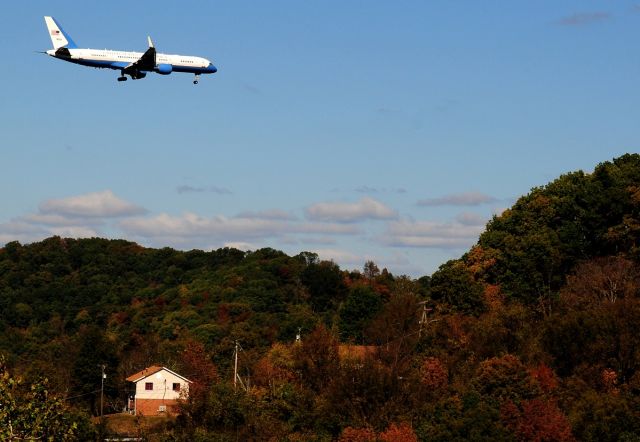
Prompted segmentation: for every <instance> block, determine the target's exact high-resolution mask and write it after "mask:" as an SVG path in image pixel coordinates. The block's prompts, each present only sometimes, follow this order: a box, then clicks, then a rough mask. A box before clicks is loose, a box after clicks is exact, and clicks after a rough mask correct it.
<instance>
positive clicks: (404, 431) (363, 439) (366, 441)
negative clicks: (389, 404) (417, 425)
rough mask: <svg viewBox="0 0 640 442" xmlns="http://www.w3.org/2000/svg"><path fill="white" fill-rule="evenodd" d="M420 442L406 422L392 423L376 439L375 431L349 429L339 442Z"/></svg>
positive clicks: (346, 429) (343, 432) (344, 432)
mask: <svg viewBox="0 0 640 442" xmlns="http://www.w3.org/2000/svg"><path fill="white" fill-rule="evenodd" d="M376 441H380V442H418V437H417V436H416V433H415V432H414V431H413V429H412V428H411V426H410V425H409V424H407V423H406V422H403V423H401V424H397V425H396V424H395V423H392V424H391V425H389V426H388V427H387V429H386V430H385V431H383V432H382V433H380V434H379V435H378V437H377V438H376V432H375V431H373V429H371V428H368V427H365V428H352V427H347V428H345V429H344V430H342V434H341V435H340V437H339V438H338V442H376Z"/></svg>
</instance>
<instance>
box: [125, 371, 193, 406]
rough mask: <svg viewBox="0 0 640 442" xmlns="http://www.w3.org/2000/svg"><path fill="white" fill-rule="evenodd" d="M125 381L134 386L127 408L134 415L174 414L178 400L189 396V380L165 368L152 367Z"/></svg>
mask: <svg viewBox="0 0 640 442" xmlns="http://www.w3.org/2000/svg"><path fill="white" fill-rule="evenodd" d="M127 381H129V382H133V383H134V384H135V385H136V389H135V391H136V392H135V396H134V397H133V400H132V401H131V402H132V403H130V405H129V408H130V409H133V410H134V414H136V415H145V416H158V415H163V414H175V412H176V410H175V409H176V406H177V404H178V400H179V399H186V398H187V396H188V395H189V383H190V382H191V381H190V380H189V379H187V378H185V377H184V376H180V375H179V374H178V373H176V372H173V371H171V370H169V369H168V368H166V367H159V366H156V365H153V366H151V367H147V368H145V369H144V370H142V371H139V372H137V373H135V374H132V375H131V376H129V377H128V378H127Z"/></svg>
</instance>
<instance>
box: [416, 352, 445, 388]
mask: <svg viewBox="0 0 640 442" xmlns="http://www.w3.org/2000/svg"><path fill="white" fill-rule="evenodd" d="M420 380H421V381H422V383H423V384H424V386H425V387H427V388H428V389H429V390H431V391H433V390H436V391H438V390H443V389H445V388H446V387H447V385H448V384H449V374H448V373H447V369H446V367H445V366H444V364H443V363H442V362H441V361H440V359H438V358H426V359H425V360H424V362H423V363H422V370H421V377H420Z"/></svg>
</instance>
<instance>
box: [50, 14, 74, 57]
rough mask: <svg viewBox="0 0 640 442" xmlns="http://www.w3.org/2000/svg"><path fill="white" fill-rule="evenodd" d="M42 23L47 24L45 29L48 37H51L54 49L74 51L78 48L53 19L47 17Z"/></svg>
mask: <svg viewBox="0 0 640 442" xmlns="http://www.w3.org/2000/svg"><path fill="white" fill-rule="evenodd" d="M44 21H45V23H46V24H47V29H48V30H49V36H50V37H51V42H52V43H53V48H54V49H59V48H62V47H66V48H69V49H74V48H77V47H78V46H77V45H76V44H75V42H74V41H73V40H72V39H71V37H69V34H67V33H66V32H64V29H62V27H61V26H60V25H59V24H58V22H56V20H55V19H54V18H53V17H48V16H47V17H45V18H44Z"/></svg>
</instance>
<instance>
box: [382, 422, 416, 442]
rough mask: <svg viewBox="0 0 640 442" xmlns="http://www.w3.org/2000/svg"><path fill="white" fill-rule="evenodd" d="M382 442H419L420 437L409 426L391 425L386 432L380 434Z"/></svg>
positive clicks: (402, 424) (404, 424)
mask: <svg viewBox="0 0 640 442" xmlns="http://www.w3.org/2000/svg"><path fill="white" fill-rule="evenodd" d="M380 441H381V442H418V437H417V436H416V433H414V431H413V429H412V428H411V426H410V425H409V424H407V423H406V422H403V423H401V424H399V425H396V424H391V425H389V427H388V428H387V430H386V431H384V432H382V433H380Z"/></svg>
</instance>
